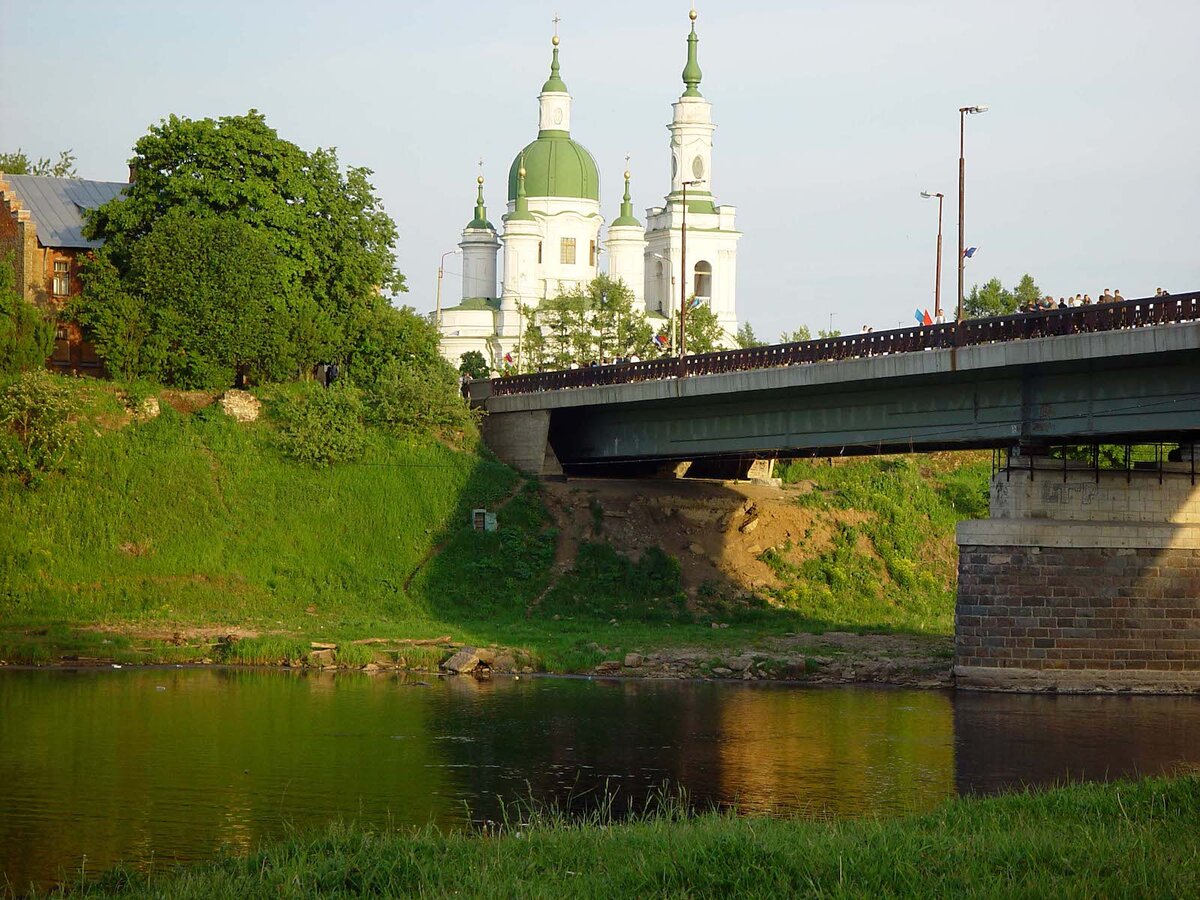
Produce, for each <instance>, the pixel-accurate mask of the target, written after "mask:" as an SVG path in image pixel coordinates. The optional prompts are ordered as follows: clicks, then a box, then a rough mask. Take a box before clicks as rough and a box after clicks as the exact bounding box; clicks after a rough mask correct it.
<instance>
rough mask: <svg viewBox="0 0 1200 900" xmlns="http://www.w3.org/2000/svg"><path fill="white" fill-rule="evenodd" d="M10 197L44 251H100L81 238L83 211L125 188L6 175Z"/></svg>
mask: <svg viewBox="0 0 1200 900" xmlns="http://www.w3.org/2000/svg"><path fill="white" fill-rule="evenodd" d="M4 180H5V181H7V182H8V184H9V187H10V188H11V189H12V193H14V194H16V196H17V197H18V199H20V201H21V205H22V206H24V207H25V208H26V209H28V210H29V215H30V217H31V218H32V219H33V222H34V224H35V225H37V236H38V243H39V244H41V245H42V246H43V247H92V248H95V247H99V246H100V245H101V244H102V243H104V242H103V241H89V240H88V239H87V238H85V237H84V236H83V210H85V209H95V208H96V207H98V206H101V205H102V204H105V203H107V202H108V201H109V200H112V199H113V198H114V197H117V196H120V194H121V192H122V191H123V190H124V189H125V188H126V187H128V185H127V184H125V183H124V182H122V181H88V180H87V179H85V178H53V177H50V176H48V175H5V176H4Z"/></svg>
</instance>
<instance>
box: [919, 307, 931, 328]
mask: <svg viewBox="0 0 1200 900" xmlns="http://www.w3.org/2000/svg"><path fill="white" fill-rule="evenodd" d="M921 324H922V325H932V324H933V318H932V317H931V316H930V315H929V310H925V315H924V317H922V319H921Z"/></svg>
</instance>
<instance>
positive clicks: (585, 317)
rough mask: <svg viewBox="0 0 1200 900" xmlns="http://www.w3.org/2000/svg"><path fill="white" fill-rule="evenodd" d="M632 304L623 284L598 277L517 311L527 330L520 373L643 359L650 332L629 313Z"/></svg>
mask: <svg viewBox="0 0 1200 900" xmlns="http://www.w3.org/2000/svg"><path fill="white" fill-rule="evenodd" d="M633 299H634V298H633V291H632V290H630V289H629V286H628V285H626V284H625V282H624V281H622V280H621V279H619V278H610V277H609V276H607V275H599V276H597V277H596V278H594V279H592V280H591V281H589V282H588V283H587V284H584V285H579V286H577V287H574V288H572V289H570V290H564V291H560V293H559V294H558V296H557V297H551V298H549V299H547V300H543V301H542V302H541V303H540V304H539V305H538V306H537V307H536V308H529V307H522V308H521V311H522V315H523V317H524V319H525V321H526V323H527V324H526V327H525V333H524V335H523V336H522V340H521V345H522V346H521V353H522V355H523V356H524V360H522V361H521V367H522V368H524V369H526V370H528V371H532V370H535V369H539V368H554V369H565V368H567V367H569V366H570V365H571V364H572V363H578V364H586V363H588V362H593V361H600V360H611V359H622V358H628V357H630V356H634V355H638V356H645V355H647V354H648V353H649V352H650V349H651V338H652V329H651V328H650V325H649V323H648V322H647V321H646V317H645V315H643V314H642V313H640V312H638V311H636V310H635V309H634V308H633Z"/></svg>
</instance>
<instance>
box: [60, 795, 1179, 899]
mask: <svg viewBox="0 0 1200 900" xmlns="http://www.w3.org/2000/svg"><path fill="white" fill-rule="evenodd" d="M78 894H79V895H81V896H85V897H162V898H191V897H197V898H199V897H203V898H225V897H229V898H233V897H237V898H253V897H263V898H266V897H271V898H277V897H350V896H355V897H357V896H387V897H445V896H451V895H458V896H469V897H483V896H494V897H553V898H559V897H597V898H612V897H714V898H727V897H794V896H833V897H850V896H854V897H860V896H875V897H962V896H981V897H997V896H1004V897H1008V896H1022V897H1024V896H1029V897H1034V896H1036V897H1106V896H1107V897H1115V896H1140V897H1194V896H1197V895H1198V894H1200V778H1197V777H1194V776H1192V777H1181V778H1179V779H1177V780H1173V781H1172V780H1165V779H1147V780H1145V781H1140V782H1133V783H1130V782H1118V783H1114V784H1109V785H1090V784H1089V785H1077V786H1071V787H1065V788H1059V789H1055V790H1050V791H1046V792H1044V793H1028V794H1017V795H1011V796H1006V797H999V798H990V799H963V800H954V801H951V802H949V803H947V804H946V805H945V806H943V807H942V808H941V809H939V810H938V811H936V812H933V813H930V814H926V815H921V816H913V817H907V818H902V819H884V820H867V821H841V822H831V823H824V822H812V821H800V820H795V819H790V820H789V819H784V820H777V819H738V818H735V817H733V816H731V815H725V814H708V815H701V816H699V817H695V818H690V817H688V816H687V815H686V813H684V812H683V810H682V807H681V806H675V807H672V808H668V809H666V810H663V811H659V812H655V813H651V814H649V815H647V816H644V817H642V818H640V819H638V820H635V821H633V822H629V823H626V824H614V823H612V822H611V821H608V820H607V819H606V817H605V816H603V815H601V816H598V817H596V818H594V819H593V820H591V821H584V822H579V823H574V824H572V823H570V822H569V821H566V820H565V819H563V818H562V817H560V816H555V815H552V814H541V815H534V816H533V817H532V821H528V820H526V821H525V822H523V823H521V824H515V823H510V824H509V825H507V826H506V827H504V828H501V829H500V830H499V832H498V833H497V834H495V835H493V836H482V837H481V836H476V835H469V834H449V835H446V834H440V833H438V832H436V831H434V830H433V829H425V830H422V831H417V832H390V831H384V832H375V831H366V830H362V829H359V828H355V827H353V826H333V827H330V828H327V829H325V830H324V831H320V832H317V833H315V834H310V835H299V836H296V837H294V838H292V839H290V840H287V841H284V842H282V843H279V844H274V845H271V846H268V847H266V848H264V849H260V850H258V851H255V852H253V853H251V854H250V855H249V856H247V857H232V858H227V859H224V860H221V861H219V862H216V863H211V864H207V865H202V866H198V867H195V868H192V869H183V870H177V871H168V872H161V871H160V872H159V873H156V874H152V875H146V874H143V873H137V872H122V871H116V872H113V873H110V874H108V875H106V876H104V877H102V878H100V879H99V880H98V881H95V882H91V883H85V884H83V885H80V886H79V887H78Z"/></svg>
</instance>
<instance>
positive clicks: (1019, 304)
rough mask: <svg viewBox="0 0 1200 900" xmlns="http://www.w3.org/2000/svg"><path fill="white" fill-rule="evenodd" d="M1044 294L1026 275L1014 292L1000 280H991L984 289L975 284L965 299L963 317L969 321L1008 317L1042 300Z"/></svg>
mask: <svg viewBox="0 0 1200 900" xmlns="http://www.w3.org/2000/svg"><path fill="white" fill-rule="evenodd" d="M1041 296H1042V292H1041V289H1040V288H1039V287H1038V286H1037V283H1036V282H1035V281H1034V280H1033V276H1032V275H1030V274H1028V273H1026V274H1024V275H1022V276H1021V280H1020V282H1019V283H1018V284H1017V286H1016V287H1015V288H1013V290H1011V291H1010V290H1007V289H1006V288H1005V287H1004V285H1003V284H1002V283H1001V282H1000V279H999V278H992V279H990V280H989V281H988V282H987V283H986V284H985V285H983V287H980V286H979V285H977V284H975V285H972V286H971V290H970V292H969V293H968V294H967V296H966V297H964V298H963V315H964V316H966V317H967V318H968V319H980V318H988V317H991V316H1007V315H1011V314H1012V313H1015V312H1016V311H1017V310H1018V309H1021V308H1023V307H1025V306H1028V305H1029V304H1030V303H1034V302H1036V301H1038V300H1039V299H1041Z"/></svg>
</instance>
